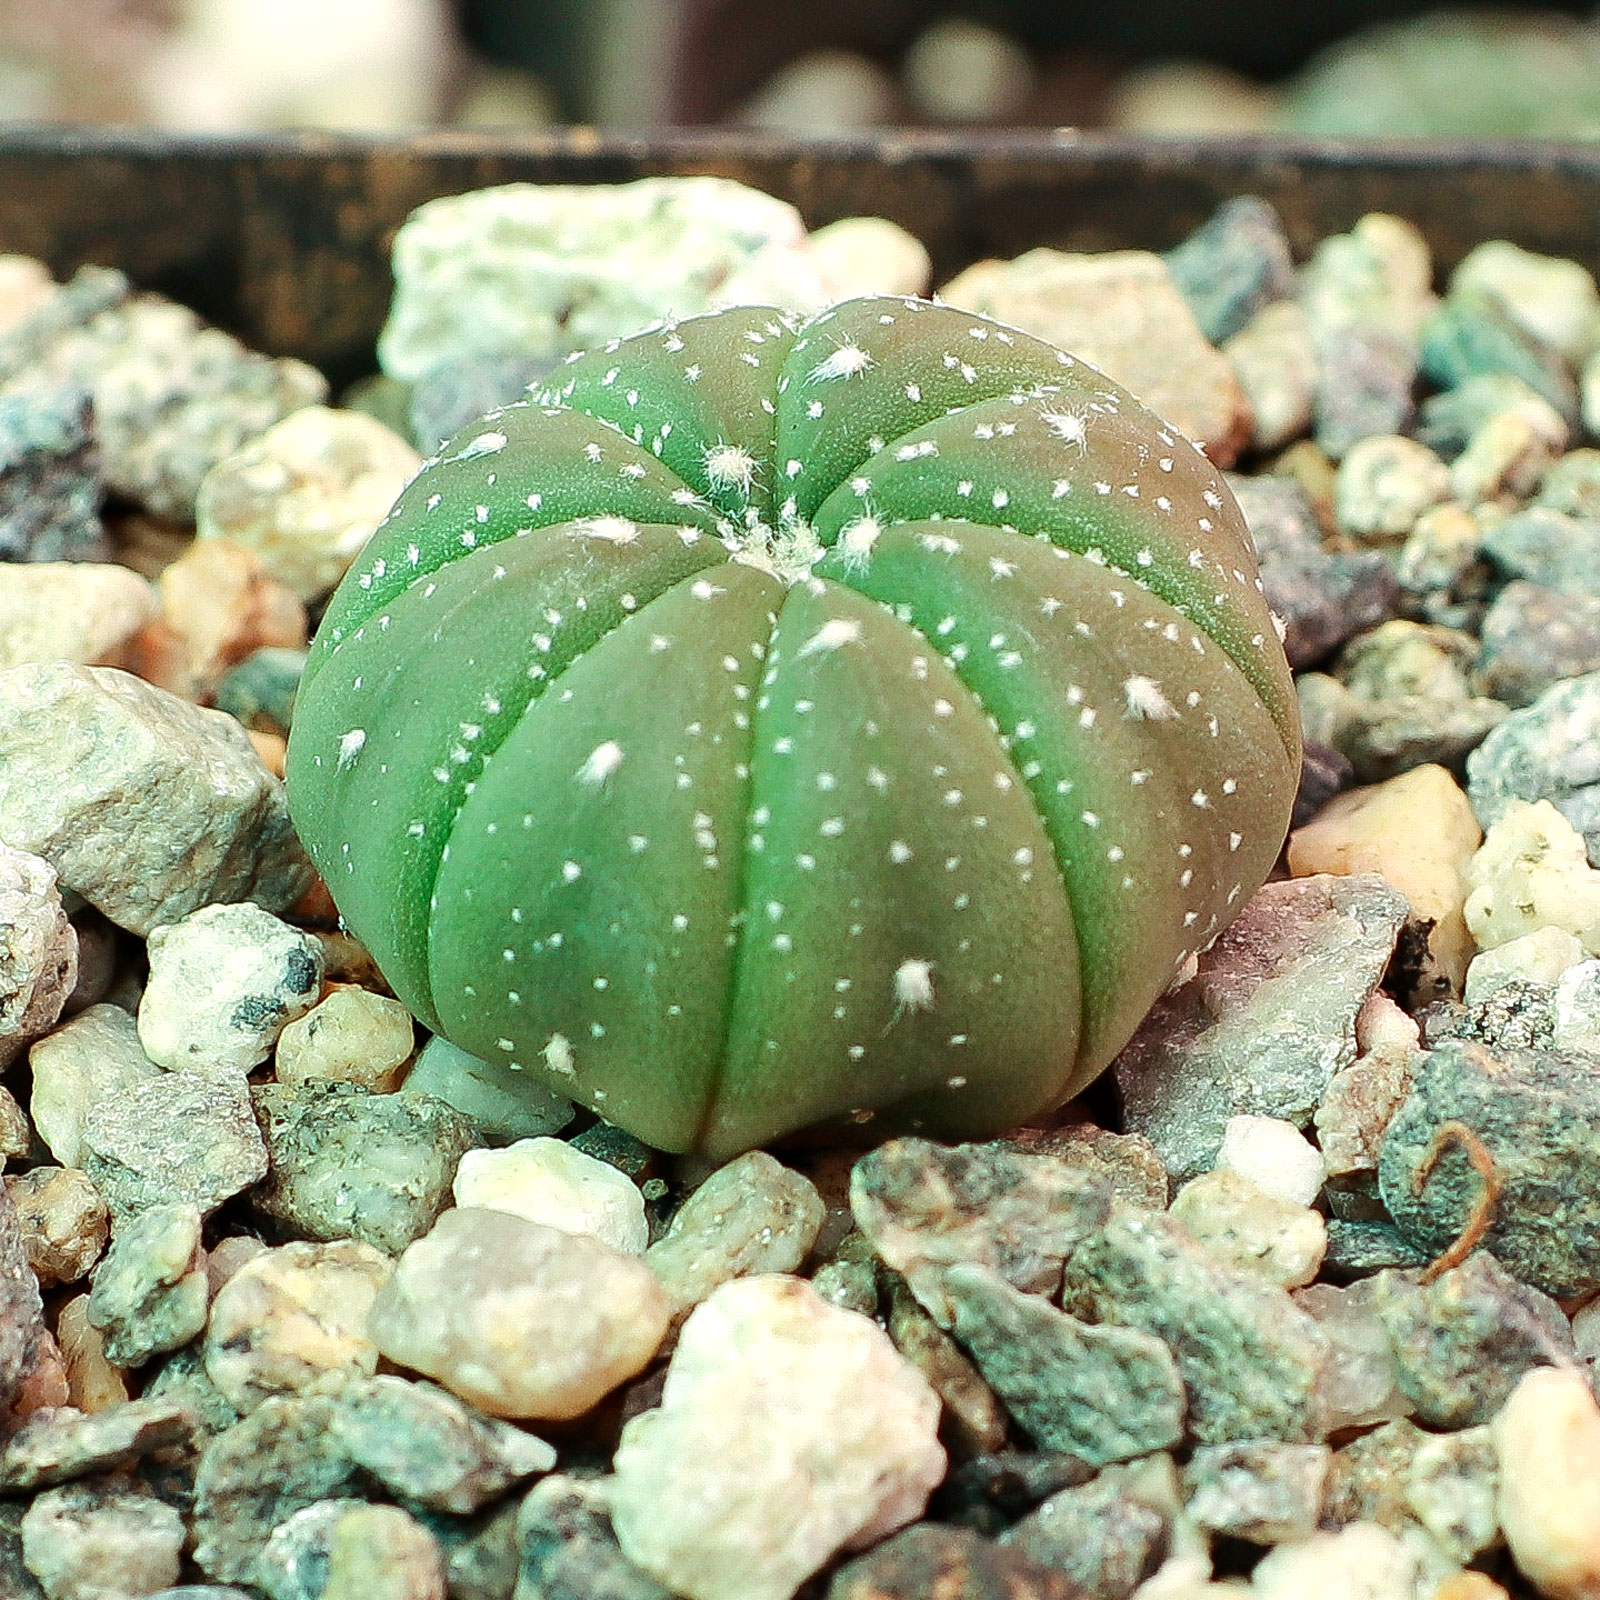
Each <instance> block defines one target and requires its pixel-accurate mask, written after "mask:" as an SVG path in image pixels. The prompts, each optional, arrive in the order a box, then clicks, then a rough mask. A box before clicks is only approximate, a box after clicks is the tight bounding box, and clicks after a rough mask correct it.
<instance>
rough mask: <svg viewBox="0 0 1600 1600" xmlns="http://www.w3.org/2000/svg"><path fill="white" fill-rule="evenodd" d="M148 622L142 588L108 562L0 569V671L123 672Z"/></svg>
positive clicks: (143, 582) (148, 595) (150, 610)
mask: <svg viewBox="0 0 1600 1600" xmlns="http://www.w3.org/2000/svg"><path fill="white" fill-rule="evenodd" d="M155 614H156V594H155V590H154V589H153V588H151V586H150V580H149V579H148V578H142V577H140V576H139V574H138V573H137V572H133V571H130V570H129V569H128V568H127V567H123V566H118V565H117V564H116V563H115V562H98V561H37V562H20V561H7V562H3V563H0V668H5V667H16V666H21V665H22V664H23V663H24V662H27V661H77V662H80V663H82V664H83V665H84V666H104V667H126V666H129V665H131V660H130V657H131V653H132V645H133V640H134V638H135V636H136V635H137V634H138V632H139V630H140V629H141V628H143V627H144V626H145V624H146V623H148V622H149V621H150V620H151V618H152V617H154V616H155Z"/></svg>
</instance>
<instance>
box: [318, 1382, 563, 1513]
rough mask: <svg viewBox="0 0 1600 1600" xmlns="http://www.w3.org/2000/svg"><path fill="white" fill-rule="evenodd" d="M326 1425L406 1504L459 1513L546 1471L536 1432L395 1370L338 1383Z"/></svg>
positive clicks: (549, 1456) (550, 1452) (547, 1461)
mask: <svg viewBox="0 0 1600 1600" xmlns="http://www.w3.org/2000/svg"><path fill="white" fill-rule="evenodd" d="M333 1426H334V1431H335V1433H336V1434H337V1435H338V1438H339V1441H340V1443H341V1444H342V1445H343V1446H344V1448H345V1450H346V1451H348V1452H349V1455H350V1458H351V1460H353V1461H354V1462H356V1463H357V1465H359V1466H360V1467H362V1468H363V1469H364V1470H366V1471H367V1472H370V1473H371V1474H372V1476H373V1477H375V1478H376V1479H377V1480H378V1481H379V1482H380V1483H381V1484H383V1485H384V1487H385V1488H386V1489H388V1490H389V1492H390V1493H391V1494H394V1495H396V1496H398V1497H399V1498H401V1499H403V1500H405V1501H406V1502H407V1503H409V1504H413V1505H422V1506H427V1507H429V1508H431V1509H433V1510H436V1511H447V1512H453V1513H455V1514H456V1515H463V1516H464V1515H467V1514H469V1513H471V1512H474V1511H477V1510H479V1509H480V1508H481V1507H483V1506H484V1505H487V1504H488V1503H489V1502H491V1501H493V1500H496V1499H498V1498H499V1497H500V1496H501V1495H502V1494H504V1493H505V1491H506V1490H507V1489H509V1488H510V1487H511V1486H512V1485H513V1484H514V1483H518V1482H520V1481H521V1480H522V1479H524V1478H528V1477H531V1476H532V1475H533V1474H535V1473H542V1472H548V1471H549V1470H550V1468H551V1467H553V1466H554V1465H555V1463H556V1453H555V1451H554V1449H552V1448H551V1446H550V1445H548V1444H546V1443H545V1442H544V1440H542V1439H538V1438H535V1437H534V1436H533V1435H532V1434H530V1433H525V1432H524V1431H523V1430H522V1429H521V1428H516V1427H513V1426H512V1425H511V1424H510V1423H507V1422H500V1421H497V1420H495V1419H493V1418H490V1417H485V1416H484V1415H482V1414H481V1413H480V1412H477V1411H474V1410H473V1409H472V1408H471V1407H470V1406H468V1405H466V1404H464V1403H463V1402H462V1401H460V1400H458V1399H457V1398H456V1397H455V1396H454V1395H453V1394H450V1393H449V1392H448V1391H447V1390H444V1389H440V1388H437V1387H436V1386H435V1385H433V1384H431V1383H413V1382H410V1381H409V1380H407V1379H405V1378H399V1377H391V1376H384V1377H377V1378H373V1377H368V1378H366V1379H361V1380H356V1381H353V1382H349V1383H346V1384H344V1385H343V1386H342V1387H341V1388H340V1390H339V1409H338V1411H337V1412H336V1413H335V1416H334V1419H333Z"/></svg>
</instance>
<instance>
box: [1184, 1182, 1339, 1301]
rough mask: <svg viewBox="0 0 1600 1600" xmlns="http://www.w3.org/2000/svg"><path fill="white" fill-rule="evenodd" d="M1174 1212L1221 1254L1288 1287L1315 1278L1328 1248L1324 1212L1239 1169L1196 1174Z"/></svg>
mask: <svg viewBox="0 0 1600 1600" xmlns="http://www.w3.org/2000/svg"><path fill="white" fill-rule="evenodd" d="M1170 1214H1171V1215H1172V1216H1173V1217H1175V1218H1176V1219H1177V1220H1178V1221H1179V1222H1181V1223H1182V1224H1183V1227H1184V1230H1185V1231H1186V1232H1187V1233H1188V1234H1189V1236H1190V1238H1192V1239H1193V1240H1194V1241H1195V1242H1196V1243H1197V1244H1199V1245H1202V1246H1204V1247H1205V1249H1206V1250H1208V1251H1209V1252H1210V1253H1211V1254H1212V1255H1213V1256H1215V1257H1216V1259H1217V1260H1219V1261H1224V1262H1226V1263H1227V1264H1228V1265H1229V1266H1233V1267H1238V1268H1240V1269H1241V1270H1243V1271H1245V1272H1249V1273H1254V1274H1255V1275H1256V1276H1258V1277H1260V1278H1261V1279H1262V1280H1263V1281H1265V1282H1267V1283H1275V1284H1278V1285H1279V1286H1280V1287H1282V1288H1285V1289H1298V1288H1300V1287H1301V1286H1302V1285H1304V1284H1307V1283H1310V1282H1311V1280H1312V1279H1313V1278H1315V1277H1316V1275H1317V1271H1318V1269H1319V1268H1320V1267H1321V1265H1322V1258H1323V1255H1324V1254H1325V1253H1326V1251H1327V1248H1328V1230H1327V1224H1326V1223H1325V1222H1324V1221H1323V1219H1322V1215H1321V1213H1320V1212H1317V1211H1313V1210H1311V1209H1310V1208H1309V1207H1308V1206H1302V1205H1294V1204H1291V1203H1290V1202H1288V1201H1286V1200H1283V1199H1280V1198H1279V1197H1278V1196H1277V1195H1272V1194H1268V1193H1267V1192H1266V1191H1265V1190H1264V1189H1261V1188H1260V1187H1258V1186H1257V1185H1256V1184H1254V1183H1252V1182H1251V1181H1250V1180H1249V1179H1248V1178H1243V1177H1241V1176H1240V1175H1239V1174H1238V1173H1236V1172H1229V1171H1225V1170H1219V1171H1216V1172H1203V1173H1201V1174H1200V1176H1199V1177H1198V1178H1191V1179H1190V1180H1189V1181H1188V1183H1186V1184H1185V1185H1184V1186H1183V1188H1182V1189H1180V1190H1179V1191H1178V1193H1177V1194H1176V1195H1175V1196H1174V1197H1173V1201H1172V1208H1171V1213H1170Z"/></svg>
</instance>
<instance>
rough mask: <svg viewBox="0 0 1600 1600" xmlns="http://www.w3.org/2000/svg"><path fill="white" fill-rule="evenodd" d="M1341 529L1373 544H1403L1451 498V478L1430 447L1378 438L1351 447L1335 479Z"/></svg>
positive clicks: (1394, 438) (1394, 437) (1389, 436)
mask: <svg viewBox="0 0 1600 1600" xmlns="http://www.w3.org/2000/svg"><path fill="white" fill-rule="evenodd" d="M1333 494H1334V510H1335V512H1336V514H1337V515H1338V518H1339V526H1340V528H1341V529H1342V530H1343V531H1344V532H1345V533H1347V534H1350V535H1352V536H1354V537H1355V538H1357V539H1360V540H1363V541H1365V542H1367V543H1372V544H1383V543H1392V542H1394V541H1397V540H1401V539H1404V538H1405V537H1406V535H1407V534H1409V533H1410V532H1411V530H1412V529H1413V528H1414V527H1415V526H1416V525H1417V519H1418V518H1419V517H1420V516H1421V515H1422V513H1423V512H1424V511H1426V510H1427V509H1428V508H1429V507H1430V506H1435V505H1438V504H1439V502H1440V501H1441V500H1445V499H1448V498H1449V495H1450V473H1449V470H1448V469H1447V468H1446V466H1445V464H1444V463H1443V462H1442V461H1441V460H1440V459H1439V458H1438V456H1436V455H1435V454H1434V453H1433V452H1432V451H1431V450H1430V449H1429V448H1428V447H1427V446H1426V445H1425V444H1419V443H1418V442H1417V441H1416V440H1415V439H1408V438H1405V437H1403V436H1400V435H1395V434H1377V435H1374V436H1373V437H1371V438H1367V439H1362V440H1361V441H1360V442H1359V443H1357V444H1355V445H1353V446H1351V448H1350V450H1349V451H1348V453H1347V454H1346V455H1345V458H1344V460H1343V461H1341V462H1340V463H1339V472H1338V476H1337V477H1336V478H1335V480H1334V490H1333Z"/></svg>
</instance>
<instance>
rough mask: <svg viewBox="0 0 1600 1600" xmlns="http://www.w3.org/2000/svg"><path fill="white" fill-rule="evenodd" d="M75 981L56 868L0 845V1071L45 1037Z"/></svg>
mask: <svg viewBox="0 0 1600 1600" xmlns="http://www.w3.org/2000/svg"><path fill="white" fill-rule="evenodd" d="M77 981H78V936H77V934H76V933H75V932H74V931H73V927H72V924H71V922H69V921H68V919H67V913H66V910H65V909H64V908H63V906H62V903H61V890H60V887H59V886H58V884H57V881H56V872H55V868H54V867H52V866H51V865H50V863H49V862H48V861H45V860H43V859H41V858H40V857H39V856H37V855H32V854H30V853H29V852H27V851H26V850H13V849H12V848H11V846H10V845H8V844H6V843H5V842H4V840H0V1068H4V1067H7V1066H9V1065H10V1064H11V1063H12V1062H13V1061H15V1060H16V1059H17V1057H18V1056H20V1055H21V1054H22V1053H23V1051H24V1050H25V1049H26V1048H27V1047H28V1045H29V1044H30V1043H31V1042H32V1041H33V1040H35V1039H37V1038H39V1037H40V1036H41V1035H42V1034H46V1033H48V1032H49V1031H50V1029H51V1027H52V1026H53V1024H54V1023H55V1021H56V1019H57V1018H58V1017H59V1016H60V1015H61V1010H62V1007H63V1006H65V1005H66V1003H67V997H68V996H69V995H70V994H71V993H72V989H73V986H74V985H75V984H76V983H77Z"/></svg>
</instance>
